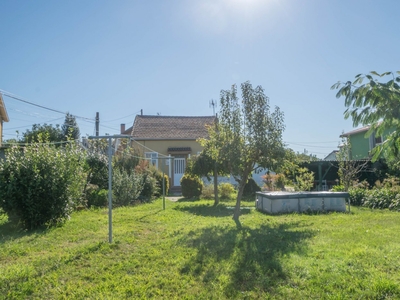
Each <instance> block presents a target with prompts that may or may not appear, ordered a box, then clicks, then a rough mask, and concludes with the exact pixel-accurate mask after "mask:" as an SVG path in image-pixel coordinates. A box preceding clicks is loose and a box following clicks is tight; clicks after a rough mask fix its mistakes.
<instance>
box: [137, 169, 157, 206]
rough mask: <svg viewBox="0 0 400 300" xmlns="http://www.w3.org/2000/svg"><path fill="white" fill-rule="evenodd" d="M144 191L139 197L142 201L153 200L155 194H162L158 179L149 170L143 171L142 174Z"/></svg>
mask: <svg viewBox="0 0 400 300" xmlns="http://www.w3.org/2000/svg"><path fill="white" fill-rule="evenodd" d="M141 175H142V183H141V185H142V191H141V193H140V196H139V199H140V201H141V202H149V201H151V199H152V197H153V195H155V194H160V192H159V191H160V187H159V186H158V183H157V180H156V179H155V178H154V177H153V176H152V175H151V173H150V172H149V171H146V172H143V173H142V174H141Z"/></svg>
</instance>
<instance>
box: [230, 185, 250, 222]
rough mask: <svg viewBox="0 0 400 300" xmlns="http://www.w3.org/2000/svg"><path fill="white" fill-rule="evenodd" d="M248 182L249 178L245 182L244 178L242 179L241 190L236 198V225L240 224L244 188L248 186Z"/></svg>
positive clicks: (234, 217)
mask: <svg viewBox="0 0 400 300" xmlns="http://www.w3.org/2000/svg"><path fill="white" fill-rule="evenodd" d="M246 182H247V178H246V180H244V178H242V180H241V181H240V183H239V190H238V194H237V197H236V205H235V211H234V212H233V220H235V222H236V223H237V222H239V216H240V201H241V200H242V195H243V190H244V186H245V185H246Z"/></svg>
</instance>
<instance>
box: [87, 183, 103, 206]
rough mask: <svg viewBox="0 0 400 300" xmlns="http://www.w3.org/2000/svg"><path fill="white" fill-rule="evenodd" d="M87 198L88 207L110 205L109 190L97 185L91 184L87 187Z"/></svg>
mask: <svg viewBox="0 0 400 300" xmlns="http://www.w3.org/2000/svg"><path fill="white" fill-rule="evenodd" d="M86 200H87V206H88V207H92V206H95V207H106V206H107V205H108V190H106V189H100V188H99V187H98V186H97V185H92V184H91V185H89V186H88V187H87V188H86Z"/></svg>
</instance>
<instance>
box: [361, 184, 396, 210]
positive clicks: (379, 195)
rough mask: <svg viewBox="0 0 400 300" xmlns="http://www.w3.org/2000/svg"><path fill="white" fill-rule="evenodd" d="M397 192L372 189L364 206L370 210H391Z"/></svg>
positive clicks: (385, 189) (366, 196) (365, 199)
mask: <svg viewBox="0 0 400 300" xmlns="http://www.w3.org/2000/svg"><path fill="white" fill-rule="evenodd" d="M396 195H397V194H396V192H394V191H392V190H390V189H388V188H381V189H372V190H369V191H368V192H367V193H366V195H365V197H364V201H363V206H366V207H369V208H389V207H390V206H391V204H392V202H393V201H394V200H395V199H396Z"/></svg>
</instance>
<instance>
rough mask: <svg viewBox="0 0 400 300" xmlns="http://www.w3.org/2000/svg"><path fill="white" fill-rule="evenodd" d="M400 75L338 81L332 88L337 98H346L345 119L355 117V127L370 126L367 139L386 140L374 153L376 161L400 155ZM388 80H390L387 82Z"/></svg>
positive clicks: (378, 75)
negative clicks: (336, 90) (380, 137)
mask: <svg viewBox="0 0 400 300" xmlns="http://www.w3.org/2000/svg"><path fill="white" fill-rule="evenodd" d="M399 74H400V72H399V71H397V72H396V73H393V72H384V73H381V74H379V73H378V72H375V71H371V72H370V73H369V74H358V75H357V76H355V79H354V80H353V81H352V82H351V81H347V82H345V83H344V82H337V83H335V84H334V85H333V86H332V87H331V89H338V92H337V93H336V97H337V98H341V97H344V98H345V106H346V110H345V112H344V117H345V119H348V118H350V117H351V118H352V120H353V126H359V125H364V126H365V125H370V129H369V130H368V132H367V133H366V137H369V136H370V135H371V134H375V135H377V136H382V135H384V134H386V135H387V136H386V137H385V141H384V142H383V143H382V144H381V145H378V146H377V147H376V148H375V149H374V151H373V160H376V159H378V158H379V156H380V155H381V153H382V152H383V151H387V152H388V154H389V155H391V156H397V155H398V154H399V149H400V85H399V83H400V76H398V75H399ZM383 79H387V81H386V82H385V81H383Z"/></svg>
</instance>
